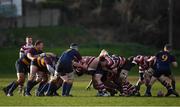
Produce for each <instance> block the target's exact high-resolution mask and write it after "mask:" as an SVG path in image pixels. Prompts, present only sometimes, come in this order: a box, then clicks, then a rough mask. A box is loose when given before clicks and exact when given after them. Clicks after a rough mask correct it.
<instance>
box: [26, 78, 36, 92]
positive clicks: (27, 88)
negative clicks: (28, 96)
mask: <svg viewBox="0 0 180 107" xmlns="http://www.w3.org/2000/svg"><path fill="white" fill-rule="evenodd" d="M37 84H38V82H36V81H28V82H27V87H26V92H27V93H30V91H31V90H32V88H33V87H34V86H35V85H37Z"/></svg>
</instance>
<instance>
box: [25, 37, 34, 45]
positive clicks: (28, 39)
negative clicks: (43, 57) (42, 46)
mask: <svg viewBox="0 0 180 107" xmlns="http://www.w3.org/2000/svg"><path fill="white" fill-rule="evenodd" d="M32 42H33V40H32V37H30V36H27V37H26V44H32Z"/></svg>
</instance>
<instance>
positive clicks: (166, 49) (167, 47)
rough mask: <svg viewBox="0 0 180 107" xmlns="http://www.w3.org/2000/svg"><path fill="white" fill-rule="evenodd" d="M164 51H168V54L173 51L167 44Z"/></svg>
mask: <svg viewBox="0 0 180 107" xmlns="http://www.w3.org/2000/svg"><path fill="white" fill-rule="evenodd" d="M164 51H168V52H170V51H172V45H170V44H166V45H165V46H164Z"/></svg>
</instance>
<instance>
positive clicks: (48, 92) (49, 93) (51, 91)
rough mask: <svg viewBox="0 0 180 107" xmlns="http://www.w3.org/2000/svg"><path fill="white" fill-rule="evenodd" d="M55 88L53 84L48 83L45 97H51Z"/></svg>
mask: <svg viewBox="0 0 180 107" xmlns="http://www.w3.org/2000/svg"><path fill="white" fill-rule="evenodd" d="M54 88H55V84H53V83H49V86H48V89H47V94H46V95H47V96H51V95H52V94H53V90H54Z"/></svg>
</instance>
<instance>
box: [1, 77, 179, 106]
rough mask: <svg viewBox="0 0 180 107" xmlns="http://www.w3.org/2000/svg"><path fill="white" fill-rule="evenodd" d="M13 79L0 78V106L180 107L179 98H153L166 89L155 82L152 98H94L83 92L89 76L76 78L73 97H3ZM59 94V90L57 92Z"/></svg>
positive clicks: (142, 92) (135, 79)
mask: <svg viewBox="0 0 180 107" xmlns="http://www.w3.org/2000/svg"><path fill="white" fill-rule="evenodd" d="M15 79H16V78H15V77H8V78H5V77H1V78H0V86H1V87H0V89H1V91H0V106H25V105H26V106H155V105H157V106H180V97H179V98H177V97H174V96H170V97H155V96H156V94H157V92H158V90H163V92H164V93H166V89H165V88H164V87H163V86H162V85H161V84H160V83H159V82H156V83H155V84H154V86H153V89H152V92H153V96H154V97H119V96H118V95H116V96H115V97H96V96H95V95H96V90H94V89H93V88H91V90H85V87H86V85H87V84H88V82H89V80H90V76H82V77H76V78H75V82H74V86H73V89H72V94H73V95H74V97H61V96H59V97H35V96H34V90H35V88H34V89H33V90H32V94H33V96H32V97H25V96H21V95H18V93H17V91H15V92H14V96H13V97H7V96H5V95H4V93H3V91H2V88H3V87H4V86H6V85H7V84H8V83H9V82H11V81H13V80H15ZM137 79H138V77H137V76H130V77H129V80H130V81H131V82H133V83H135V82H136V81H137ZM176 80H177V90H178V92H180V84H179V83H180V77H177V78H176ZM144 91H145V86H142V89H141V94H142V95H143V94H144ZM58 93H61V89H60V90H59V91H58Z"/></svg>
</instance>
